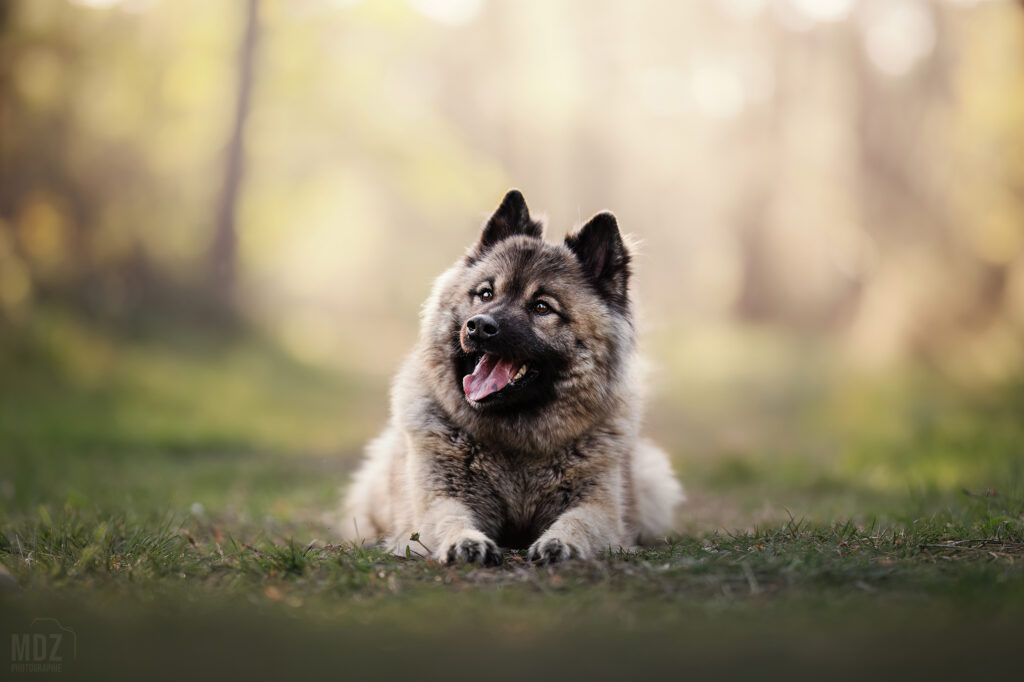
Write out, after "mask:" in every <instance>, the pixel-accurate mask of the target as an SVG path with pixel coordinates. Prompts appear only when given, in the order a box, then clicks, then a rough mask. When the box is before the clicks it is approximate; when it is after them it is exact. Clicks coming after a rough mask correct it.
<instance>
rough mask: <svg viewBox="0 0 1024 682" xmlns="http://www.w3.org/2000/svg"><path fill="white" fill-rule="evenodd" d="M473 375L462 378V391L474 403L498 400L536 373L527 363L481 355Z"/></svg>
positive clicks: (487, 354)
mask: <svg viewBox="0 0 1024 682" xmlns="http://www.w3.org/2000/svg"><path fill="white" fill-rule="evenodd" d="M475 361H476V364H475V366H474V368H473V372H472V374H467V375H465V376H464V377H462V390H463V391H464V392H465V394H466V397H467V398H469V399H470V400H472V401H474V402H480V401H482V400H487V399H491V398H496V397H498V396H500V395H502V394H504V393H506V392H508V391H512V390H514V389H515V388H518V387H519V386H521V385H523V384H524V383H525V382H526V381H528V380H529V379H530V378H532V376H533V375H534V374H536V372H531V371H530V367H529V365H527V363H525V362H522V361H519V360H510V359H507V358H502V357H498V356H497V355H494V354H493V353H481V354H480V355H479V357H477V358H476V360H475Z"/></svg>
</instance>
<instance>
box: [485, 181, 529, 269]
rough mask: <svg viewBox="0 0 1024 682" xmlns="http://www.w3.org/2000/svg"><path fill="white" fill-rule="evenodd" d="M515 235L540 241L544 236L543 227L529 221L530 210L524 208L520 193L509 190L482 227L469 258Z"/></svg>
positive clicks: (524, 203)
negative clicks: (478, 239)
mask: <svg viewBox="0 0 1024 682" xmlns="http://www.w3.org/2000/svg"><path fill="white" fill-rule="evenodd" d="M517 234H523V235H526V236H528V237H536V238H538V239H540V238H541V237H542V235H543V234H544V225H543V224H542V223H540V222H538V221H535V220H531V219H530V209H529V208H527V207H526V200H525V199H523V194H522V192H520V191H519V190H517V189H510V190H509V191H508V194H506V195H505V198H504V199H502V200H501V205H500V206H498V210H496V211H495V212H494V215H492V216H491V217H490V219H488V221H487V223H486V224H485V225H484V230H483V232H482V233H481V235H480V241H479V242H477V244H476V246H475V247H474V249H473V251H472V253H471V256H473V257H479V256H482V255H483V254H485V253H486V252H487V251H489V250H490V249H491V248H492V247H493V246H494V245H495V244H497V243H498V242H500V241H504V240H505V239H508V238H509V237H512V236H514V235H517Z"/></svg>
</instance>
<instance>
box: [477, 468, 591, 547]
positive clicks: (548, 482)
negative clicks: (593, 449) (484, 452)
mask: <svg viewBox="0 0 1024 682" xmlns="http://www.w3.org/2000/svg"><path fill="white" fill-rule="evenodd" d="M468 465H469V468H470V470H471V473H472V477H473V478H474V479H475V480H476V481H477V484H478V485H479V486H480V488H483V489H484V490H480V492H485V491H486V492H485V494H483V495H477V496H474V497H475V500H474V502H475V504H471V506H472V507H474V511H475V512H476V513H477V515H478V517H479V518H480V519H481V521H482V522H483V523H484V525H485V526H486V528H485V529H484V532H486V533H487V534H488V535H489V536H490V537H492V538H494V540H495V542H497V543H498V544H499V545H500V546H502V547H506V548H509V549H525V548H527V547H529V546H530V544H532V543H533V541H534V540H536V539H537V538H538V537H540V535H541V533H543V532H544V531H545V530H546V529H547V527H548V526H550V525H551V524H552V523H553V522H554V520H555V519H556V518H558V516H559V515H560V514H561V513H562V512H564V511H565V510H566V509H568V508H569V507H570V506H571V505H572V504H573V503H574V502H575V501H576V500H578V498H579V495H580V489H581V485H580V480H579V479H580V478H581V477H580V471H579V469H578V467H575V466H573V461H572V457H571V456H558V457H551V458H546V459H545V460H544V461H536V460H531V459H530V458H526V457H519V456H504V455H493V456H481V457H478V458H474V459H473V460H472V461H471V462H468Z"/></svg>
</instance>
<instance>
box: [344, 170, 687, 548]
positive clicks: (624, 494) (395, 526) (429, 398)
mask: <svg viewBox="0 0 1024 682" xmlns="http://www.w3.org/2000/svg"><path fill="white" fill-rule="evenodd" d="M542 231H543V227H542V225H541V224H540V223H539V222H536V221H534V220H533V219H531V218H530V214H529V211H528V209H527V207H526V203H525V201H524V200H523V197H522V195H521V194H520V193H519V192H518V191H516V190H512V191H510V192H509V193H508V194H507V195H506V196H505V199H504V200H503V201H502V203H501V205H500V206H499V207H498V210H497V211H496V212H495V214H494V215H493V216H492V217H491V218H490V220H489V221H488V222H487V223H486V224H485V226H484V229H483V233H482V235H481V237H480V240H479V241H478V242H477V243H476V244H475V245H474V246H473V247H471V248H470V250H469V252H468V253H467V255H466V256H465V257H464V258H462V259H460V260H459V261H458V262H457V263H456V264H455V265H453V266H452V267H451V268H450V269H449V270H447V271H446V272H445V273H443V274H442V275H441V276H440V277H439V278H438V279H437V282H436V283H435V285H434V288H433V291H432V293H431V295H430V298H429V299H427V302H426V304H425V306H424V309H423V314H422V326H421V331H420V337H419V343H418V344H417V347H416V349H415V350H414V351H413V353H412V354H411V355H409V357H408V358H407V359H406V361H405V363H404V365H403V366H402V369H401V370H400V372H399V373H398V376H397V377H396V379H395V383H394V386H393V388H392V400H391V411H392V418H391V423H390V425H389V426H388V428H387V429H386V430H385V431H384V433H383V435H381V436H380V437H379V438H378V439H377V440H375V441H373V442H372V443H371V444H370V445H369V447H368V448H367V457H366V460H365V462H364V463H363V465H362V467H361V468H360V470H359V471H358V472H357V473H356V475H355V479H354V481H353V483H352V486H351V488H350V490H349V492H348V495H347V499H346V501H345V506H344V510H343V516H342V524H341V525H342V529H343V534H344V535H345V536H346V537H347V538H348V539H352V540H369V539H381V538H383V539H384V540H385V541H386V542H387V543H388V546H389V547H390V548H391V549H392V550H393V551H395V552H397V553H400V554H405V553H406V548H407V547H408V549H409V550H411V551H413V552H417V553H420V554H422V553H424V552H426V551H429V552H432V553H433V555H434V558H436V559H437V560H439V561H441V562H456V561H466V562H474V561H475V562H481V563H484V564H494V563H498V562H500V561H501V553H500V549H499V548H500V547H504V548H523V549H527V548H528V550H529V551H528V553H527V556H528V558H529V559H531V560H535V561H536V560H540V561H557V560H560V559H567V558H572V557H575V558H582V559H586V558H590V557H593V556H595V554H596V553H598V552H600V551H602V550H607V549H616V548H628V547H630V546H633V545H635V544H636V543H638V542H639V543H643V542H649V541H651V540H654V539H656V538H658V537H659V536H661V535H662V534H664V533H665V532H667V531H668V530H669V529H670V527H671V523H672V520H673V510H674V508H675V506H676V505H677V504H678V503H679V502H680V501H681V500H682V498H683V493H682V487H681V486H680V485H679V482H678V481H677V479H676V477H675V475H674V474H673V472H672V467H671V465H670V464H669V460H668V457H667V456H666V455H665V453H664V452H662V451H661V450H659V449H658V448H656V447H655V446H654V445H653V444H651V443H650V442H648V441H645V440H642V439H641V438H640V437H639V434H638V427H639V423H640V408H641V395H640V391H639V385H640V382H639V381H638V378H637V376H636V361H635V345H636V344H635V333H634V323H633V312H632V305H631V303H630V297H629V293H628V291H629V290H628V284H629V275H630V271H629V267H630V252H629V248H628V247H627V246H626V244H625V242H624V241H623V239H622V237H621V235H620V233H619V229H618V226H617V224H616V221H615V218H614V216H612V215H611V214H610V213H602V214H599V215H597V216H595V217H594V218H592V219H591V220H590V221H589V222H588V223H587V224H586V225H584V226H583V227H582V228H580V229H579V230H578V231H577V232H575V233H574V234H571V235H569V236H568V237H566V239H565V241H564V243H562V244H558V245H552V244H548V243H545V242H544V241H543V238H542ZM478 315H485V316H490V317H487V318H486V319H487V320H489V321H492V322H494V323H495V325H496V326H495V327H494V328H495V329H497V328H499V327H500V334H498V333H497V332H496V335H495V336H494V337H493V338H490V339H484V340H482V339H480V338H477V337H474V335H473V333H472V330H473V329H474V328H475V327H474V325H473V324H469V325H467V322H472V321H473V320H482V319H485V318H482V317H474V316H478ZM485 353H489V354H491V355H492V357H494V358H510V360H509V361H508V364H507V365H506V366H509V367H511V366H521V367H528V369H529V371H528V372H525V374H524V376H522V378H521V379H516V380H513V381H512V383H509V384H507V386H506V388H505V389H504V390H501V391H499V392H497V393H495V394H493V395H488V396H485V397H483V398H480V399H479V400H472V399H471V398H470V397H469V394H470V389H469V388H466V389H464V387H463V377H464V376H465V375H467V374H476V373H479V372H480V371H481V370H480V369H479V368H480V364H479V362H482V361H480V360H479V358H481V357H483V356H484V354H485ZM511 358H514V360H512V359H511ZM501 361H502V362H503V361H504V360H501ZM513 362H515V363H517V364H516V365H512V364H511V363H513ZM474 366H476V367H477V369H476V370H474ZM466 381H469V378H467V379H466ZM413 533H418V534H419V535H418V540H417V541H410V536H411V535H412V534H413Z"/></svg>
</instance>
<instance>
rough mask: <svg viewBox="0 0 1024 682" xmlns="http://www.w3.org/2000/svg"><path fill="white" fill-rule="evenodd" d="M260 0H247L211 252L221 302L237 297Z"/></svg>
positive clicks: (215, 287)
mask: <svg viewBox="0 0 1024 682" xmlns="http://www.w3.org/2000/svg"><path fill="white" fill-rule="evenodd" d="M259 4H260V0H248V1H247V3H246V9H245V34H244V35H243V37H242V44H241V49H240V50H239V56H238V67H239V69H238V70H239V76H238V90H237V91H236V96H235V116H234V121H233V124H232V129H231V139H230V141H229V142H228V148H227V160H226V164H225V169H224V186H223V188H222V190H221V194H220V197H219V199H218V206H217V224H216V231H215V233H214V239H213V246H212V249H211V253H210V266H211V278H210V284H211V288H212V290H213V293H214V295H215V296H216V298H217V299H218V300H219V302H221V303H224V304H230V303H231V302H232V300H233V297H234V289H235V276H236V269H237V263H236V260H237V253H236V252H237V242H238V236H237V228H236V225H235V222H236V221H235V209H236V206H237V204H238V190H239V187H240V186H241V182H242V174H243V170H244V166H243V164H244V160H243V158H242V154H243V148H242V147H243V144H244V135H245V120H246V117H247V116H248V113H249V101H250V98H251V90H252V76H253V57H254V53H255V50H256V41H257V34H258V28H259V27H258V21H259Z"/></svg>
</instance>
